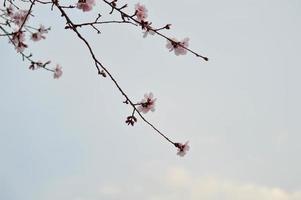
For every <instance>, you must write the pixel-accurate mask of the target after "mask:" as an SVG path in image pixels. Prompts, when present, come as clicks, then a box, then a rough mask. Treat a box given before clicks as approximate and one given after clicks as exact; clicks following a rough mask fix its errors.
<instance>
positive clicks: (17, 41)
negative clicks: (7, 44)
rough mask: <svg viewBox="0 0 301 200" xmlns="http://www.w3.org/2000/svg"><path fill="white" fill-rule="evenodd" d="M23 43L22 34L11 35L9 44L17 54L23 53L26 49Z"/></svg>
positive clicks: (23, 37) (23, 35) (23, 36)
mask: <svg viewBox="0 0 301 200" xmlns="http://www.w3.org/2000/svg"><path fill="white" fill-rule="evenodd" d="M24 41H25V34H24V32H21V31H19V32H16V33H14V34H13V37H12V39H11V42H12V43H13V44H14V46H15V49H16V50H17V52H23V51H24V49H25V48H27V44H25V43H24Z"/></svg>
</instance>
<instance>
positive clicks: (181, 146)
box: [175, 141, 190, 157]
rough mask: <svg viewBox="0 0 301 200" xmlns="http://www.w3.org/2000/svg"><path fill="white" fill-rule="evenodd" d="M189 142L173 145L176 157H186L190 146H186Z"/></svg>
mask: <svg viewBox="0 0 301 200" xmlns="http://www.w3.org/2000/svg"><path fill="white" fill-rule="evenodd" d="M188 143H189V141H187V142H185V144H182V143H175V146H176V147H177V148H178V153H177V155H179V156H181V157H183V156H185V155H186V153H187V151H189V149H190V146H189V145H188Z"/></svg>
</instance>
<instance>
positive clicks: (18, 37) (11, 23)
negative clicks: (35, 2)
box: [1, 3, 62, 79]
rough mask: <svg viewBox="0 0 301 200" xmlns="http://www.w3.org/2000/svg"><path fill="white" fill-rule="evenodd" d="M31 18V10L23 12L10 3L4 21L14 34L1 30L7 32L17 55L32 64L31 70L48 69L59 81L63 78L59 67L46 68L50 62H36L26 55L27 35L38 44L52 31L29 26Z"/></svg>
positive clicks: (5, 11)
mask: <svg viewBox="0 0 301 200" xmlns="http://www.w3.org/2000/svg"><path fill="white" fill-rule="evenodd" d="M30 16H31V10H23V9H20V8H19V7H17V6H15V5H14V4H12V3H10V5H9V6H8V7H7V8H6V9H5V10H3V15H2V19H4V20H5V21H6V24H7V25H8V27H9V28H12V33H9V32H8V31H7V30H5V29H4V28H3V27H1V29H2V30H4V31H5V33H6V36H7V37H8V38H9V42H10V43H12V44H13V45H14V47H15V49H16V51H17V53H20V54H22V56H23V58H26V59H28V60H29V61H30V62H31V64H30V66H29V69H32V70H35V69H38V68H44V69H47V70H48V71H51V72H53V78H54V79H58V78H60V77H61V76H62V68H61V67H60V66H59V65H56V67H55V68H54V69H49V68H47V67H46V66H47V65H48V64H50V61H48V62H45V63H44V64H43V63H42V62H41V61H38V62H35V61H33V60H32V59H31V58H30V57H31V54H30V55H29V56H26V55H25V54H24V50H25V49H26V48H28V44H27V43H26V34H30V36H29V37H30V40H32V41H33V42H38V41H40V40H42V39H46V36H45V34H47V33H48V31H49V30H50V28H45V26H44V25H40V26H39V27H38V28H34V27H32V26H28V25H27V22H28V20H29V18H30Z"/></svg>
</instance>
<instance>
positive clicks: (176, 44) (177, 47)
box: [166, 38, 189, 56]
mask: <svg viewBox="0 0 301 200" xmlns="http://www.w3.org/2000/svg"><path fill="white" fill-rule="evenodd" d="M171 40H172V42H171V41H169V40H167V44H166V48H167V49H169V51H174V52H175V55H177V56H179V55H185V54H186V53H187V50H186V49H185V48H183V47H186V48H187V47H188V45H189V43H188V42H189V38H184V39H183V40H182V41H178V40H177V39H176V38H172V39H171Z"/></svg>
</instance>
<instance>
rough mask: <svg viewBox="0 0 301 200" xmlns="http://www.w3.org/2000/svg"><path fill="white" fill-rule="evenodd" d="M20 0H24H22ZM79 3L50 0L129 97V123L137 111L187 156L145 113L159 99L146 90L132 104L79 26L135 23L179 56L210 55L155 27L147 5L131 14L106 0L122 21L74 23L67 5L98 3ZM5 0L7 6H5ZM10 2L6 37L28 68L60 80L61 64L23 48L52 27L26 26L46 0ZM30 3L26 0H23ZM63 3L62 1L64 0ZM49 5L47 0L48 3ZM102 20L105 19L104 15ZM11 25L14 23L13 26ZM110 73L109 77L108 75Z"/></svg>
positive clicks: (5, 16)
mask: <svg viewBox="0 0 301 200" xmlns="http://www.w3.org/2000/svg"><path fill="white" fill-rule="evenodd" d="M20 1H21V0H20ZM76 1H77V3H75V4H73V5H70V6H62V5H60V3H61V2H60V1H58V0H53V1H51V4H52V9H53V7H57V8H58V10H59V11H60V13H61V16H62V17H64V18H65V19H66V27H65V28H66V29H70V30H72V31H74V32H75V33H76V35H77V36H78V37H79V38H80V39H81V40H83V41H84V43H85V45H86V46H87V47H88V49H89V52H90V53H91V55H92V58H93V60H94V61H95V66H96V68H97V70H98V74H99V75H101V76H103V77H109V78H110V79H111V80H112V81H113V82H114V83H115V85H116V86H117V88H118V89H119V91H120V92H121V94H122V95H123V96H124V97H125V98H126V101H125V102H124V103H126V104H130V105H131V106H132V107H133V112H132V114H131V115H130V116H128V117H127V118H126V121H125V122H126V123H127V124H128V125H131V126H134V124H135V123H136V122H137V117H136V116H135V114H137V113H138V115H139V116H140V117H141V119H143V120H144V121H145V122H146V123H147V124H148V125H150V126H151V127H152V128H153V129H154V130H155V131H156V132H157V133H159V134H160V135H161V136H163V137H164V138H165V139H166V140H167V141H168V142H170V143H172V144H173V145H174V146H175V147H176V148H177V150H178V151H177V155H179V156H181V157H182V156H184V155H185V154H186V153H187V151H189V149H190V146H189V145H188V142H186V143H184V144H182V143H175V142H173V141H172V140H170V139H169V138H168V137H167V136H166V135H165V134H163V133H162V132H160V131H159V130H158V129H157V128H156V127H155V126H154V125H152V124H151V123H150V122H148V121H147V120H146V119H145V118H144V114H147V113H149V112H150V111H151V112H154V111H155V110H156V103H157V98H155V97H154V95H153V93H152V92H149V93H146V94H145V95H144V97H143V98H142V100H141V101H139V102H138V103H133V102H132V101H131V100H130V99H129V98H128V96H127V95H126V94H125V93H124V91H123V90H122V89H121V87H120V86H119V85H118V83H117V82H116V80H115V78H114V77H113V76H112V75H111V74H110V72H109V71H108V70H107V69H106V68H105V67H104V66H103V65H102V64H101V63H100V62H99V60H97V58H96V56H95V55H94V53H93V51H92V49H91V46H90V45H89V43H88V41H87V40H86V39H85V38H84V37H83V36H82V35H81V33H80V32H79V31H78V30H77V29H78V28H82V27H83V26H90V27H92V28H93V29H95V30H97V33H100V31H99V29H98V27H96V26H98V25H100V24H107V23H127V24H133V25H135V26H138V27H141V29H142V31H143V37H144V38H146V37H147V36H148V35H158V36H160V37H162V38H164V39H166V40H167V44H166V48H167V49H168V50H169V51H170V52H172V51H173V52H174V54H175V55H176V56H179V55H186V54H187V52H188V51H189V52H190V53H193V54H194V55H196V56H197V57H202V58H203V59H204V60H208V58H206V57H203V56H201V55H199V54H197V53H196V52H194V51H192V50H191V49H189V38H187V37H186V38H184V39H183V40H178V39H176V38H169V37H167V36H165V35H164V34H163V33H162V32H161V30H163V29H166V30H168V29H170V27H171V24H167V25H165V26H163V27H161V28H154V26H153V25H152V22H151V21H150V20H149V19H148V9H147V8H146V6H145V5H143V4H141V3H137V4H136V5H135V6H134V11H133V14H128V13H125V12H124V11H123V9H124V8H126V7H127V4H125V5H123V6H121V7H118V6H117V0H111V1H107V0H103V2H104V3H106V4H108V5H109V6H111V9H112V10H111V12H110V14H112V13H113V11H116V12H119V13H120V16H121V19H122V20H121V21H116V20H112V21H100V18H101V16H102V15H101V14H100V13H98V17H97V18H96V19H95V20H94V21H93V22H88V23H82V24H75V23H73V22H72V20H71V19H70V17H69V16H68V15H67V13H66V12H65V11H64V10H65V9H66V8H75V9H78V10H81V11H83V12H89V11H92V10H93V8H94V7H95V5H96V0H76ZM5 2H6V1H4V6H5ZM7 2H9V6H8V7H6V9H5V10H2V12H3V14H2V15H1V13H0V17H1V18H2V19H4V20H5V23H4V22H2V21H0V29H1V30H2V31H3V32H4V33H5V34H3V35H4V36H7V37H8V38H9V41H10V43H11V44H13V45H14V47H15V49H16V51H17V52H18V53H20V54H21V55H22V57H23V59H24V58H26V59H27V60H28V61H30V63H31V64H30V66H29V69H31V70H36V69H46V70H47V71H50V72H52V73H53V78H54V79H59V78H60V77H61V76H62V74H63V71H62V67H61V66H60V65H58V64H57V65H56V66H55V68H52V69H50V68H48V67H47V66H48V65H49V64H50V63H51V62H50V61H47V62H42V61H37V62H36V61H34V60H33V59H32V58H31V56H32V55H31V54H30V55H28V56H27V55H25V53H24V51H25V49H26V48H28V44H27V43H26V36H27V37H28V35H29V38H30V40H31V41H33V42H38V41H41V40H43V39H46V34H47V33H48V31H49V30H50V28H45V26H44V25H40V26H39V27H38V28H35V27H33V26H29V25H27V22H28V20H29V18H32V17H33V16H34V15H33V14H32V8H33V7H34V5H35V4H36V3H43V2H42V1H35V0H33V1H28V3H31V6H30V8H29V10H23V9H21V8H19V7H17V6H16V5H15V3H14V0H7ZM23 2H27V1H23ZM62 2H63V1H62ZM46 4H47V3H46ZM1 18H0V20H1ZM101 19H102V18H101ZM6 25H7V27H9V28H11V29H12V30H13V31H12V32H9V31H7V30H6V29H4V28H3V27H2V26H6ZM11 25H12V26H11ZM3 35H0V36H3ZM107 75H108V76H107Z"/></svg>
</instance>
